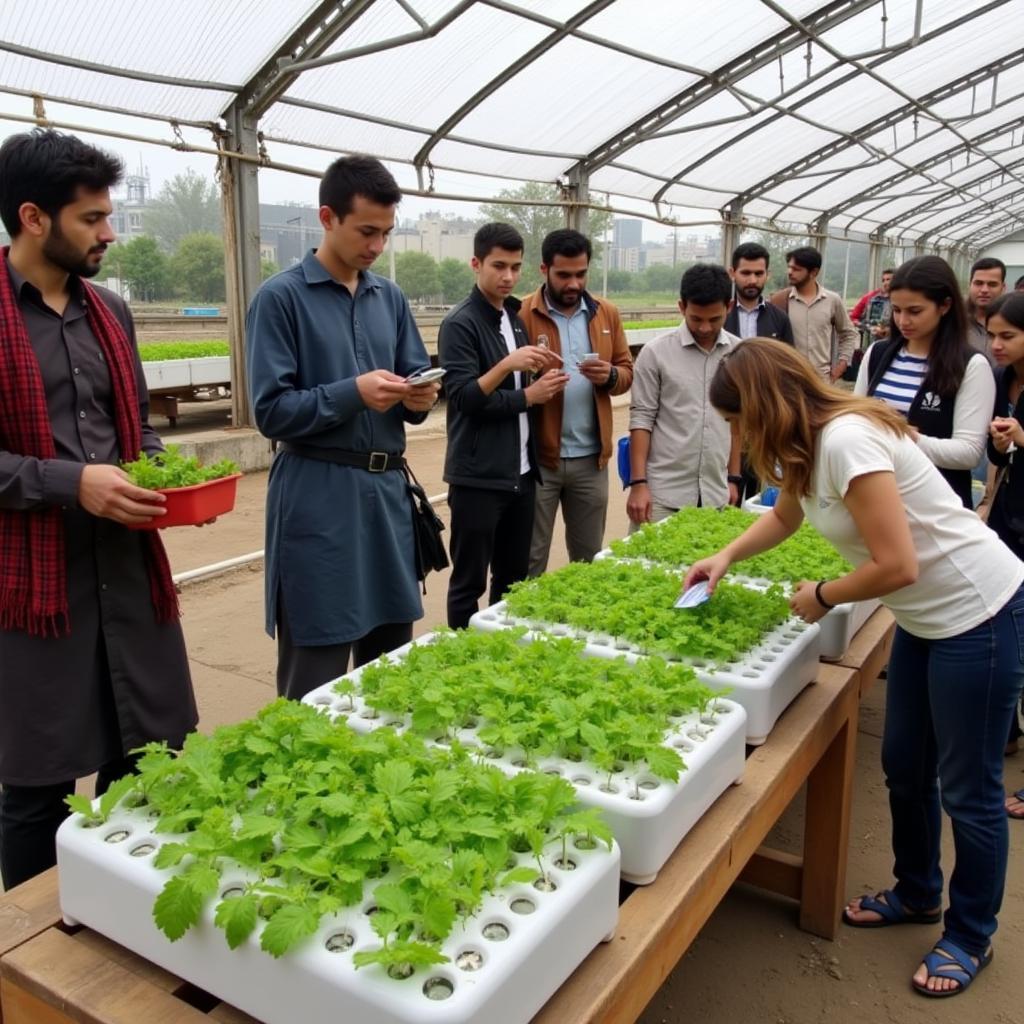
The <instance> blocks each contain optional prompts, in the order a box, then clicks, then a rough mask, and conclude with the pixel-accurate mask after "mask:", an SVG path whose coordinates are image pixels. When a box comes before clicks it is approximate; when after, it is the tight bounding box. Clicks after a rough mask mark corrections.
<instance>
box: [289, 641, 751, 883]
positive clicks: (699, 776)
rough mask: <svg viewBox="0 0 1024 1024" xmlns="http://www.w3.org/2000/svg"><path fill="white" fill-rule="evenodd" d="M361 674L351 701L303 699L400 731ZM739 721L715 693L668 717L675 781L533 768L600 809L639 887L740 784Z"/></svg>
mask: <svg viewBox="0 0 1024 1024" xmlns="http://www.w3.org/2000/svg"><path fill="white" fill-rule="evenodd" d="M432 636H433V634H427V635H426V636H422V637H419V638H418V639H417V640H415V641H414V643H429V642H430V641H431V639H432ZM411 646H412V644H406V645H405V646H403V647H399V648H398V649H397V650H395V651H392V652H391V654H390V655H385V659H387V660H397V659H399V658H401V657H402V656H403V655H404V654H405V653H406V652H407V651H408V650H409V648H410V647H411ZM382 660H383V659H382ZM364 667H365V666H364ZM361 674H362V669H356V670H355V671H354V672H350V673H349V674H348V675H346V676H344V677H343V678H345V679H351V680H352V681H353V682H354V683H355V684H356V688H357V690H356V693H354V694H353V695H352V699H351V700H349V698H348V697H347V696H341V695H340V694H338V693H335V692H334V689H333V687H334V682H336V681H337V680H335V681H334V682H330V683H325V684H324V685H323V686H321V687H318V688H317V689H315V690H313V691H312V692H310V693H308V694H307V695H306V697H305V698H303V699H304V701H305V702H306V703H308V704H313V705H314V706H316V707H320V708H323V709H324V710H325V711H326V712H327V713H328V714H330V715H331V717H332V718H338V717H342V718H344V719H346V721H347V722H348V724H349V726H350V727H351V728H353V729H355V730H356V731H358V732H369V731H371V730H373V729H377V728H380V727H381V726H384V725H389V726H393V727H395V728H397V729H399V730H403V729H405V728H406V727H407V726H408V716H406V717H404V718H398V717H396V716H393V715H388V714H377V712H376V711H374V709H372V708H370V707H369V706H368V705H367V704H366V703H365V701H364V700H363V699H362V697H361V696H360V694H359V692H358V685H359V677H360V675H361ZM745 726H746V713H745V712H744V710H743V708H742V707H741V706H740V705H739V704H737V703H735V702H734V701H731V700H725V699H723V698H717V699H716V700H715V711H714V713H712V714H711V715H709V716H708V718H706V719H705V720H703V721H702V720H701V719H700V716H699V715H698V714H697V713H696V712H694V713H692V714H689V715H685V716H681V717H680V718H677V719H673V728H672V730H671V731H670V732H669V733H667V734H666V737H665V745H666V746H670V747H672V748H673V749H675V750H676V751H677V752H678V753H679V754H680V756H681V757H682V758H683V760H684V762H685V763H686V766H687V770H686V771H684V772H683V773H682V774H681V775H680V777H679V780H678V781H677V782H669V781H668V780H666V779H658V778H656V777H655V776H653V775H652V774H651V773H650V772H648V771H646V770H644V769H637V768H636V767H635V766H629V765H624V766H623V768H622V770H621V771H617V772H613V773H612V774H611V775H609V774H608V773H607V772H602V771H601V770H600V769H599V768H597V767H596V766H594V765H592V764H588V763H587V762H585V761H568V760H566V759H564V758H558V757H546V758H542V759H541V761H540V762H539V763H538V765H537V768H538V770H540V771H544V772H549V773H551V774H557V775H561V776H562V777H563V778H564V779H567V780H568V781H569V782H570V783H572V785H573V786H574V787H575V789H576V792H577V793H578V794H579V799H580V803H581V804H583V805H584V806H586V807H597V808H600V810H601V811H603V812H604V816H605V819H606V820H607V821H608V824H609V825H610V826H611V829H612V831H613V832H614V834H615V838H616V840H617V841H618V844H619V846H620V847H621V849H622V877H623V878H625V879H626V881H628V882H633V883H635V884H636V885H647V884H649V883H650V882H653V881H654V879H655V878H656V877H657V874H658V872H659V871H660V870H661V868H662V866H663V865H664V863H665V861H666V860H668V858H669V856H671V854H672V851H673V850H674V849H675V848H676V847H677V846H678V845H679V842H680V840H682V838H683V837H684V836H685V835H686V833H687V832H689V831H690V829H691V828H693V826H694V825H695V824H696V823H697V822H698V821H699V820H700V818H701V816H702V815H703V814H704V812H705V811H706V810H707V809H708V808H709V807H710V806H711V805H712V804H713V803H714V802H715V801H716V800H717V799H718V797H719V796H721V794H722V793H723V792H724V791H725V790H726V789H728V788H729V786H730V785H732V784H733V783H735V782H739V781H740V776H741V775H742V774H743V765H744V761H745V753H746V751H745V749H744V737H745V734H746V728H745ZM456 735H457V736H458V738H459V739H460V740H461V741H462V742H463V743H466V744H469V745H472V746H477V747H483V744H481V743H480V742H479V740H478V739H477V735H476V730H475V729H460V730H459V731H458V732H457V734H456ZM485 757H487V758H488V760H489V761H490V762H491V763H492V764H495V765H497V766H498V767H499V768H501V769H503V770H504V771H506V772H509V773H510V774H512V773H515V772H518V771H522V770H523V769H525V768H526V767H527V764H526V760H525V755H524V753H523V752H522V751H521V750H506V751H503V752H502V753H501V755H500V756H499V755H498V754H497V752H495V751H486V752H485Z"/></svg>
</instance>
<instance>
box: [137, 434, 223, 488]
mask: <svg viewBox="0 0 1024 1024" xmlns="http://www.w3.org/2000/svg"><path fill="white" fill-rule="evenodd" d="M121 468H122V469H123V470H124V471H125V472H126V473H127V474H128V478H129V479H130V480H131V482H132V483H133V484H135V485H136V486H137V487H145V488H146V489H147V490H151V491H156V490H162V489H165V488H170V487H191V486H192V485H194V484H201V483H205V482H206V481H208V480H219V479H220V478H221V477H225V476H231V475H232V474H234V473H237V472H238V466H237V465H236V464H235V463H234V462H232V461H231V460H230V459H221V460H220V461H219V462H214V463H212V464H211V465H209V466H201V465H200V464H199V460H198V459H197V458H196V457H195V456H194V455H189V456H185V455H182V454H181V450H180V448H179V447H178V445H176V444H169V445H168V446H167V450H166V451H164V452H155V453H154V454H153V455H149V454H147V453H146V452H142V454H141V455H139V457H138V458H137V459H136V460H135V461H134V462H122V463H121Z"/></svg>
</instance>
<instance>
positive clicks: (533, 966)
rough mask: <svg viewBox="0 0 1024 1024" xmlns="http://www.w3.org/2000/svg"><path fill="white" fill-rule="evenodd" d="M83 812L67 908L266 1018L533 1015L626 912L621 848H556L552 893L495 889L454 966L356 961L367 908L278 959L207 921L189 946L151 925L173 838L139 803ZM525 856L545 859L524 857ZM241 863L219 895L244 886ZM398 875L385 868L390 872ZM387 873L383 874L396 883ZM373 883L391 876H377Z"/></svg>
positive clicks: (68, 847) (408, 1019)
mask: <svg viewBox="0 0 1024 1024" xmlns="http://www.w3.org/2000/svg"><path fill="white" fill-rule="evenodd" d="M83 821H84V819H83V818H82V816H81V815H78V814H75V815H72V816H71V817H70V818H68V819H67V820H66V821H65V822H64V824H63V825H62V826H61V828H60V831H59V832H58V834H57V865H58V870H59V881H60V903H61V910H62V912H63V914H64V917H65V919H66V920H67V921H68V922H69V923H82V924H86V925H88V926H89V927H90V928H92V929H94V930H96V931H98V932H101V933H102V934H104V935H106V936H108V937H109V938H111V939H113V940H114V941H115V942H119V943H121V944H122V945H124V946H127V947H128V948H129V949H131V950H133V951H134V952H136V953H138V954H139V955H140V956H143V957H145V958H146V959H147V960H151V961H152V962H153V963H156V964H158V965H160V966H161V967H163V968H165V969H166V970H168V971H171V972H172V973H174V974H176V975H178V976H179V977H181V978H184V979H185V980H187V981H189V982H191V983H192V984H194V985H197V986H199V987H200V988H202V989H204V990H206V991H207V992H210V993H212V994H213V995H215V996H217V997H218V998H219V999H223V1000H225V1001H226V1002H228V1003H231V1004H233V1005H234V1006H236V1007H238V1008H239V1009H241V1010H244V1011H245V1012H246V1013H249V1014H252V1015H253V1016H254V1017H256V1018H258V1019H259V1020H261V1021H264V1022H265V1024H296V1022H298V1021H301V1022H302V1024H338V1022H339V1021H350V1022H352V1024H470V1022H476V1021H487V1022H488V1024H526V1022H528V1021H529V1020H530V1018H531V1017H533V1015H534V1014H535V1013H536V1012H537V1011H538V1010H539V1009H540V1008H541V1006H543V1005H544V1003H545V1002H546V1001H547V1000H548V999H549V998H550V997H551V996H552V995H553V994H554V993H555V991H557V989H558V988H559V987H560V986H561V985H562V984H563V983H564V982H565V980H566V979H567V978H568V977H569V975H570V974H572V972H573V971H574V970H575V969H576V967H577V966H578V965H579V964H580V963H581V962H582V961H583V959H584V958H585V957H586V956H587V954H588V953H589V952H590V951H591V950H592V949H593V948H594V946H595V945H597V944H598V943H599V942H601V941H602V940H608V939H610V938H611V937H612V935H613V932H614V929H615V924H616V920H617V917H618V892H619V849H618V847H617V846H614V847H613V849H612V851H611V852H610V853H609V852H608V850H607V848H605V847H603V846H600V847H599V848H597V849H592V850H588V849H580V848H578V847H574V845H573V844H572V843H571V842H570V844H569V847H568V850H567V855H568V857H567V859H568V860H569V861H570V862H571V864H572V865H573V867H572V868H570V869H563V868H560V867H557V866H554V865H553V862H554V860H555V859H556V858H559V859H560V858H561V844H560V843H555V844H552V846H551V848H550V849H549V850H548V851H547V855H546V856H545V866H546V867H547V868H548V869H549V876H550V879H551V881H552V882H553V883H554V884H555V886H556V888H555V889H554V891H541V890H538V889H537V888H536V887H535V886H531V885H514V886H510V887H508V888H506V889H503V890H501V892H500V893H499V894H497V895H493V896H488V897H486V898H485V900H484V904H483V906H482V907H481V909H480V911H479V912H478V913H477V914H476V915H475V916H474V917H473V918H472V919H471V920H470V921H469V922H468V924H466V925H465V926H464V927H463V926H462V925H460V924H456V927H455V929H454V931H453V932H452V934H451V935H450V936H449V938H448V940H447V942H446V943H445V945H444V952H445V954H446V955H447V956H448V957H449V958H450V961H451V962H450V963H447V964H442V965H440V966H435V967H429V968H423V967H421V968H419V969H417V970H416V971H415V973H414V974H413V975H412V976H411V977H408V978H405V979H402V980H398V979H395V978H393V977H389V976H388V974H387V972H386V970H385V969H384V968H383V967H379V966H373V967H363V968H360V969H359V970H358V971H357V970H356V969H355V968H354V967H353V965H352V954H353V953H354V952H358V951H359V950H363V949H371V948H375V947H377V946H379V945H380V940H379V939H378V938H377V936H376V934H375V933H374V932H373V930H372V928H371V926H370V922H369V919H368V917H367V915H366V913H365V911H366V910H368V909H370V908H371V907H372V903H373V893H372V888H371V887H369V886H368V887H367V890H366V894H365V896H364V900H363V902H362V904H361V907H360V908H351V909H349V910H347V911H343V912H341V913H339V914H336V915H332V916H331V917H330V918H325V919H324V921H323V922H321V926H320V928H319V929H318V930H317V932H316V934H315V935H314V936H312V937H311V938H310V939H309V940H307V941H306V942H305V943H304V944H303V945H302V946H301V947H299V948H298V949H296V950H294V951H293V952H291V953H289V954H287V955H286V956H284V957H282V958H281V959H279V960H275V959H273V958H272V957H271V956H270V955H269V954H267V953H264V952H263V951H262V950H261V949H260V948H259V940H258V936H257V934H256V933H254V934H253V935H251V936H250V937H249V939H248V940H247V941H246V942H244V943H243V944H242V945H241V946H239V947H238V948H237V949H235V950H231V949H229V948H228V946H227V943H226V942H225V939H224V933H223V932H222V931H221V930H220V929H219V928H217V927H216V926H215V925H214V923H213V903H215V902H216V901H215V900H214V901H212V902H211V904H210V906H209V907H208V909H207V911H206V912H205V914H204V915H203V918H202V920H201V921H200V922H199V924H197V925H196V926H195V927H194V928H192V929H191V930H190V931H189V932H187V933H186V934H185V936H184V937H183V938H181V939H179V940H178V941H177V942H174V943H172V942H170V941H169V940H168V939H167V938H166V936H164V935H163V933H162V932H160V931H158V930H157V927H156V925H155V924H154V923H153V917H152V909H153V902H154V900H155V899H156V897H157V894H158V893H159V892H160V890H161V888H162V886H163V884H164V882H165V881H166V879H167V878H168V877H169V875H170V874H171V872H169V871H164V870H158V869H157V868H155V867H153V863H152V862H153V857H154V854H155V849H156V848H157V847H159V845H160V844H161V843H163V842H169V841H173V840H174V839H175V838H177V837H175V836H172V835H166V834H161V835H154V834H153V832H152V831H151V825H152V822H151V821H150V820H149V819H148V818H147V817H146V815H145V814H144V813H142V812H141V811H128V810H124V811H122V810H118V811H116V812H115V813H114V814H113V815H112V816H111V818H110V820H109V821H108V822H107V823H106V824H105V825H101V826H98V827H95V828H87V827H85V826H84V825H83ZM519 860H520V863H522V864H526V863H533V862H532V861H531V860H530V858H529V856H528V855H522V856H521V857H520V858H519ZM245 877H246V876H245V874H244V872H243V870H242V869H240V868H239V869H238V871H237V874H236V875H235V876H234V877H231V876H230V874H226V875H225V880H224V881H223V883H222V888H221V892H222V893H223V892H225V891H228V890H230V889H231V888H232V887H234V886H238V885H239V884H241V883H243V882H244V881H245ZM385 879H386V876H385ZM385 879H382V880H381V881H383V880H385ZM373 884H374V885H376V884H379V883H373Z"/></svg>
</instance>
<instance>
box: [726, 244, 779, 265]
mask: <svg viewBox="0 0 1024 1024" xmlns="http://www.w3.org/2000/svg"><path fill="white" fill-rule="evenodd" d="M740 260H764V266H765V269H766V270H767V269H768V267H769V266H771V262H772V256H771V253H770V252H768V250H767V249H766V248H765V247H764V246H763V245H759V244H758V243H757V242H743V243H741V244H740V245H737V246H736V248H735V249H733V251H732V269H733V270H735V269H736V268H737V267H738V266H739V265H740Z"/></svg>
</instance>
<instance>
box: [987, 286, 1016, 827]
mask: <svg viewBox="0 0 1024 1024" xmlns="http://www.w3.org/2000/svg"><path fill="white" fill-rule="evenodd" d="M986 320H987V323H986V326H987V328H988V336H989V338H990V339H991V345H992V358H993V359H994V360H995V363H996V366H997V369H996V404H995V410H994V411H993V414H992V423H991V425H990V426H989V439H988V458H989V462H991V463H992V465H993V466H995V467H996V470H997V472H996V488H995V493H994V494H993V495H992V502H991V505H990V511H989V514H988V525H989V526H990V527H992V529H993V530H995V531H996V533H997V534H998V536H999V538H1000V540H1002V542H1003V543H1004V544H1005V545H1006V546H1007V547H1008V548H1009V549H1010V550H1011V551H1012V552H1013V553H1014V554H1015V555H1016V556H1017V557H1018V558H1022V559H1024V462H1021V461H1020V459H1021V456H1020V455H1019V453H1018V452H1019V449H1020V448H1024V428H1022V427H1021V424H1022V423H1024V394H1022V390H1024V294H1022V293H1021V292H1011V293H1010V294H1008V295H1001V296H999V298H998V299H995V300H994V301H993V302H992V304H991V305H990V306H989V307H988V312H987V316H986ZM1020 737H1021V731H1020V723H1019V722H1018V721H1017V716H1016V715H1014V716H1013V720H1012V721H1011V722H1010V734H1009V736H1008V737H1007V740H1006V753H1007V754H1015V753H1016V752H1017V750H1018V748H1019V746H1020ZM1006 813H1007V814H1008V815H1009V816H1010V817H1011V818H1018V819H1024V789H1021V790H1018V791H1017V792H1016V793H1014V794H1013V795H1012V796H1009V797H1007V798H1006Z"/></svg>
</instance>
